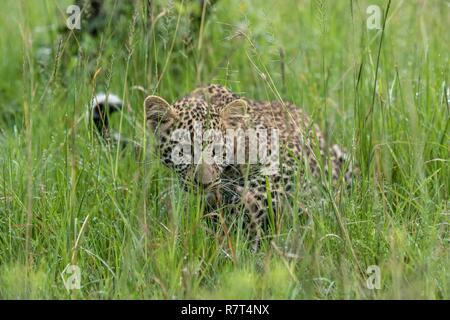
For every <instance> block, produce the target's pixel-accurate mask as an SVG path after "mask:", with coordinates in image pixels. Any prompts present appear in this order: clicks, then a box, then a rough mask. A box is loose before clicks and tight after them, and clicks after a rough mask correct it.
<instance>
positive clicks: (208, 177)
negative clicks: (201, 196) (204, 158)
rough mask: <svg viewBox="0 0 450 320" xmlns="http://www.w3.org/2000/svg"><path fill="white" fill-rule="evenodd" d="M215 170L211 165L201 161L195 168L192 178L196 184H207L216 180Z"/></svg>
mask: <svg viewBox="0 0 450 320" xmlns="http://www.w3.org/2000/svg"><path fill="white" fill-rule="evenodd" d="M215 172H216V171H215V170H214V168H213V167H212V166H211V165H208V164H204V163H201V164H199V165H198V166H197V168H196V171H195V175H194V180H195V182H196V183H197V184H200V185H203V186H208V185H210V184H211V183H213V182H214V181H215V180H216V173H215Z"/></svg>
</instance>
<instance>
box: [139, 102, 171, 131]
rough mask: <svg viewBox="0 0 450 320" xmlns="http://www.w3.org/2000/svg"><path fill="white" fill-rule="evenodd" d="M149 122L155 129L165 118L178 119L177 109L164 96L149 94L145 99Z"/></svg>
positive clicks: (146, 114)
mask: <svg viewBox="0 0 450 320" xmlns="http://www.w3.org/2000/svg"><path fill="white" fill-rule="evenodd" d="M144 108H145V116H146V119H147V124H148V125H149V126H150V128H151V129H152V130H155V129H156V128H157V126H158V125H159V123H160V122H161V121H163V120H164V119H176V118H177V112H176V110H175V109H174V108H173V107H172V106H171V105H170V104H169V103H168V102H167V101H166V100H164V99H163V98H161V97H158V96H148V97H147V98H146V99H145V101H144Z"/></svg>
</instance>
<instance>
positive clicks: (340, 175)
mask: <svg viewBox="0 0 450 320" xmlns="http://www.w3.org/2000/svg"><path fill="white" fill-rule="evenodd" d="M145 107H146V110H147V122H148V125H149V126H150V128H152V130H153V131H154V133H155V134H156V137H157V139H156V141H157V142H156V144H157V148H159V150H160V151H161V159H162V161H163V162H164V164H166V165H167V166H169V167H171V168H173V169H175V171H176V172H177V173H178V174H179V175H180V177H181V179H182V180H183V181H184V182H186V183H191V182H194V183H195V182H197V183H199V184H201V185H203V187H204V188H205V190H207V191H209V192H210V193H211V194H213V195H215V196H213V197H212V198H213V199H214V201H213V202H215V204H216V205H227V204H231V205H233V206H238V204H239V203H240V204H242V205H243V208H244V212H245V214H246V216H247V218H248V219H247V221H248V227H249V230H250V232H251V234H252V235H253V236H254V239H255V244H256V245H257V243H258V241H259V239H260V238H261V235H262V231H263V230H264V225H265V222H266V221H267V217H268V213H269V212H270V209H269V208H272V211H273V212H274V213H275V214H277V213H280V212H281V204H282V202H283V199H286V198H289V197H290V196H292V190H293V184H294V179H293V178H294V177H297V178H299V181H304V177H305V175H306V173H307V172H310V173H311V175H312V176H314V177H317V178H319V177H321V176H322V177H328V176H331V180H332V181H333V182H335V183H336V182H337V181H338V180H339V179H342V181H343V182H345V183H346V184H348V185H349V184H351V181H352V176H353V168H352V164H351V162H350V161H347V160H348V159H347V155H346V154H345V152H343V151H342V150H341V148H340V147H339V146H337V145H333V146H331V147H327V144H326V142H325V140H324V138H323V135H322V134H321V132H320V129H319V127H318V126H317V125H316V124H314V123H312V122H311V120H310V118H309V117H308V115H307V114H306V113H305V112H304V111H303V110H302V109H300V108H298V107H297V106H295V105H294V104H292V103H281V102H259V101H253V100H251V99H248V98H245V97H240V96H239V95H237V94H236V93H233V92H232V91H230V90H228V89H226V88H224V87H222V86H220V85H214V84H212V85H209V86H206V87H201V88H198V89H196V90H194V91H193V92H192V93H190V94H189V95H187V96H185V97H183V98H181V99H180V100H178V101H176V102H175V103H173V104H172V105H170V104H169V103H167V102H166V101H165V100H163V99H162V98H159V97H155V96H151V97H148V98H147V99H146V102H145ZM194 121H200V122H201V123H202V124H203V126H204V127H205V128H212V129H219V130H221V131H222V132H223V135H224V136H225V134H226V130H227V129H237V128H243V129H246V128H254V129H258V128H266V129H271V128H277V129H279V145H280V154H279V162H280V165H279V170H278V173H276V174H271V175H266V174H263V173H262V172H267V171H264V169H267V168H264V165H261V164H240V165H237V164H228V165H227V164H214V165H212V166H209V167H207V168H206V170H205V168H199V167H201V165H194V164H191V165H189V164H183V165H175V164H174V163H173V162H172V160H171V152H172V150H173V146H174V142H173V141H171V135H172V133H173V132H174V130H176V129H179V128H184V129H187V130H189V131H190V132H191V133H192V134H193V131H194V127H193V125H194ZM246 143H247V145H248V140H247V141H246ZM268 143H269V144H270V143H271V139H269V141H268ZM320 163H322V164H323V165H322V166H321V165H320ZM321 168H324V170H321ZM201 171H204V172H201ZM199 172H200V174H199Z"/></svg>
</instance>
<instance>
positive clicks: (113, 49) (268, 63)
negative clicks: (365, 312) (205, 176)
mask: <svg viewBox="0 0 450 320" xmlns="http://www.w3.org/2000/svg"><path fill="white" fill-rule="evenodd" d="M108 3H109V5H108V6H109V7H112V10H113V12H114V13H113V14H112V15H109V16H108V17H107V19H106V20H105V21H104V25H105V30H104V31H103V32H101V33H100V34H99V36H98V37H97V38H93V37H90V36H89V35H87V34H86V32H84V33H83V29H82V30H81V32H79V31H76V32H74V33H70V32H67V31H65V30H64V24H65V19H66V17H67V15H66V13H65V11H66V8H67V6H68V5H69V4H70V1H56V0H47V1H45V0H40V1H25V0H23V1H13V0H7V1H3V3H2V10H0V30H1V34H2V36H1V37H0V56H1V58H0V74H1V76H2V77H1V80H0V108H1V116H0V126H1V135H0V139H1V147H0V148H1V149H0V172H1V173H0V298H58V299H68V298H72V299H94V298H99V299H105V298H131V299H141V298H165V299H179V298H275V299H279V298H286V299H304V298H307V299H355V298H356V299H372V298H431V299H435V298H437V299H448V298H450V250H449V249H450V227H449V223H450V212H449V211H450V209H449V203H448V195H449V111H450V110H449V101H450V89H449V80H450V79H449V68H450V56H449V52H450V35H449V32H448V29H449V27H450V25H449V21H450V3H449V1H446V0H430V1H419V0H417V1H415V0H414V1H410V0H408V1H406V0H404V1H402V0H393V1H392V3H391V5H390V8H389V10H388V12H387V10H386V9H387V7H388V1H387V0H386V1H384V0H383V1H375V0H371V1H352V0H339V1H325V0H323V1H319V0H316V1H307V0H305V1H298V0H292V1H256V0H254V1H251V0H246V1H238V0H233V1H221V0H219V1H217V4H216V5H215V6H214V8H213V10H211V11H208V13H207V14H205V15H204V19H201V18H200V19H197V20H196V19H195V18H193V17H198V16H200V17H201V16H202V10H201V9H199V8H198V7H197V4H196V3H197V2H195V4H194V2H191V1H185V3H183V2H182V1H157V2H156V3H155V5H154V7H153V10H150V12H151V16H152V18H150V19H148V18H147V15H146V12H147V11H146V7H145V6H144V3H146V1H137V2H136V3H139V4H138V5H137V6H136V7H134V8H133V7H127V8H124V7H123V6H122V5H120V4H122V3H123V2H122V1H109V2H108ZM371 4H377V5H379V6H380V7H381V8H382V10H383V13H382V14H383V15H384V14H386V12H387V15H388V18H387V21H386V26H385V28H384V33H382V32H380V31H377V30H368V29H367V27H366V19H367V17H368V14H367V13H366V9H367V7H368V6H369V5H371ZM119 10H121V11H122V13H121V14H120V15H119V14H118V11H119ZM149 21H150V22H149ZM199 21H202V23H199ZM383 21H384V19H382V23H383ZM83 26H84V27H86V26H85V25H83ZM83 26H82V27H83ZM59 28H61V29H62V30H64V31H63V32H60V31H59V30H58V29H59ZM381 40H382V41H381ZM46 48H47V49H46ZM210 82H216V83H221V84H224V85H227V86H228V87H230V88H231V89H233V90H234V91H237V92H242V93H244V94H245V95H246V96H248V97H253V98H255V99H264V100H266V99H270V100H276V99H279V97H282V98H283V100H289V101H293V102H295V103H296V104H297V105H299V106H302V107H303V108H305V109H306V110H307V111H308V112H309V113H310V114H311V116H312V117H313V118H314V119H315V120H316V121H317V122H318V123H319V124H320V126H321V127H322V128H323V129H324V132H325V133H326V135H327V139H328V140H329V141H331V142H333V143H339V144H341V145H343V146H345V147H346V148H347V149H348V150H351V151H352V154H353V156H354V158H355V159H356V161H357V162H358V163H359V165H360V168H361V179H360V181H358V182H357V183H356V184H355V186H354V187H353V188H352V190H351V191H349V192H344V193H338V190H334V189H332V188H329V187H327V186H326V185H325V187H320V188H318V189H319V195H310V196H308V195H307V194H304V193H302V189H301V186H299V187H298V190H299V197H298V201H299V203H302V204H304V205H305V206H306V207H308V208H309V214H308V215H307V216H306V217H304V218H301V219H299V218H298V217H297V212H298V205H299V203H294V204H292V206H286V208H285V212H284V213H285V214H284V215H283V216H282V218H281V220H280V221H279V227H278V228H274V229H273V230H271V231H270V233H269V234H268V235H267V239H265V240H264V243H263V246H262V249H261V250H260V251H259V252H257V253H256V254H254V253H252V252H251V250H250V248H249V246H248V245H247V243H246V240H245V237H244V235H243V233H242V231H241V228H240V224H241V221H240V220H241V219H237V220H236V221H232V223H229V225H228V227H229V229H230V230H229V232H230V241H227V239H226V237H224V232H223V227H222V226H218V227H214V226H213V225H212V224H211V223H210V222H209V221H207V220H206V219H204V218H203V215H204V214H205V213H207V212H205V210H204V208H203V203H202V198H201V195H198V194H196V193H194V192H191V193H189V192H185V191H183V189H182V186H181V185H180V183H179V182H178V179H177V177H176V176H174V175H173V173H172V172H170V171H169V170H168V169H166V168H164V167H163V166H162V165H160V164H159V161H158V159H157V158H155V157H154V156H153V155H152V153H151V152H150V150H147V155H146V156H145V157H136V155H135V154H134V153H133V151H132V150H128V149H125V150H124V151H122V152H120V151H119V150H118V149H117V148H107V147H105V146H102V145H101V144H99V143H98V141H97V139H96V137H95V136H94V135H93V134H92V130H91V129H90V126H89V123H88V121H87V120H86V118H85V112H86V110H87V108H86V106H87V104H88V103H89V101H90V99H91V97H92V95H93V93H94V92H98V91H111V92H114V93H116V94H118V95H119V96H121V97H122V98H123V100H124V101H125V102H126V108H125V110H124V112H123V114H122V115H121V117H120V116H119V117H117V118H116V119H115V122H116V127H119V126H121V128H122V131H124V132H125V134H126V135H128V136H129V137H132V138H133V139H135V140H136V141H139V142H141V143H143V144H145V142H146V140H148V139H149V135H148V134H146V132H145V127H144V126H143V123H144V117H143V107H142V103H143V100H144V98H145V96H146V94H151V93H156V94H158V95H161V96H163V97H165V98H166V99H167V100H168V101H173V100H174V99H176V98H178V97H180V96H182V95H184V94H185V93H187V92H189V91H190V90H192V89H193V88H194V87H195V86H196V85H199V84H204V83H210ZM375 84H376V86H375ZM318 185H319V184H318ZM70 264H74V265H77V266H79V268H80V270H81V289H80V290H72V291H68V290H66V289H65V287H64V284H63V278H67V276H68V275H67V274H65V275H63V276H62V274H61V273H62V272H63V271H64V269H65V268H66V266H67V265H70ZM371 265H375V266H377V267H379V270H380V272H381V273H380V276H381V278H380V279H381V288H380V289H378V290H377V289H375V290H371V289H369V288H368V287H367V285H366V279H367V278H368V277H369V274H366V270H367V268H368V267H369V266H371Z"/></svg>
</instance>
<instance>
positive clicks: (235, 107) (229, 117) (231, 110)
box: [220, 99, 249, 126]
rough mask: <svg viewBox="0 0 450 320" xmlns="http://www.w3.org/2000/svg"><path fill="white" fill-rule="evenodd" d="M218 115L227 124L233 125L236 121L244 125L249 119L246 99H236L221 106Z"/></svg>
mask: <svg viewBox="0 0 450 320" xmlns="http://www.w3.org/2000/svg"><path fill="white" fill-rule="evenodd" d="M220 117H221V118H222V120H223V121H224V122H225V124H227V125H231V126H235V125H237V124H238V123H241V124H242V125H245V124H246V123H247V121H248V119H249V114H248V104H247V101H245V100H243V99H236V100H234V101H232V102H230V103H229V104H227V105H226V106H225V107H223V109H222V111H221V112H220Z"/></svg>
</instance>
